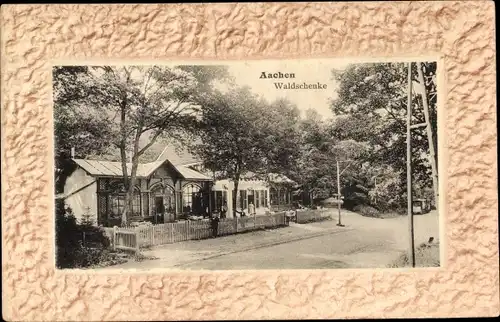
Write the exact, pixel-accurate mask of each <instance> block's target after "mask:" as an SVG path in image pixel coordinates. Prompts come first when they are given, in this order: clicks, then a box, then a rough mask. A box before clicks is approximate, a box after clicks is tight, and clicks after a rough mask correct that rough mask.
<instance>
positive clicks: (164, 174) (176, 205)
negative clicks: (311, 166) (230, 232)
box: [58, 146, 295, 226]
mask: <svg viewBox="0 0 500 322" xmlns="http://www.w3.org/2000/svg"><path fill="white" fill-rule="evenodd" d="M72 161H73V163H74V166H75V170H74V171H73V172H72V174H71V175H70V176H69V177H68V178H67V180H66V184H65V187H64V193H63V194H62V195H61V196H58V197H60V198H63V199H65V202H66V204H67V205H68V206H70V207H71V209H72V210H73V212H74V214H75V216H76V217H77V218H82V217H83V216H84V215H85V214H87V215H90V216H91V219H93V221H94V222H96V223H97V224H100V225H104V226H114V225H120V223H121V214H122V212H123V207H124V205H125V191H124V185H123V176H122V173H123V172H122V165H121V162H110V161H100V160H85V159H73V160H72ZM130 169H131V164H127V170H128V171H130ZM136 178H137V180H136V185H135V190H134V191H135V193H134V195H133V200H132V209H129V211H130V212H129V214H130V215H129V216H128V217H129V219H130V220H131V221H150V222H153V223H164V222H172V221H175V220H178V219H182V218H186V217H187V216H189V215H197V216H210V215H211V214H212V213H214V212H221V210H222V209H223V206H224V205H226V207H227V208H226V209H227V211H226V216H227V217H228V218H231V217H232V216H233V203H232V200H233V199H232V198H233V194H234V193H236V196H237V197H236V199H237V200H236V211H237V215H241V214H242V213H245V214H246V215H248V214H249V211H248V209H249V205H250V204H251V203H252V204H253V205H254V207H255V210H256V214H257V215H259V214H265V213H266V212H268V211H270V210H278V209H283V207H287V206H289V205H290V204H291V199H292V194H291V191H292V187H293V185H294V184H295V183H294V182H293V181H291V180H290V179H288V178H286V177H285V176H283V175H278V174H268V175H267V176H264V178H262V177H260V178H258V177H257V176H255V175H253V174H251V173H250V174H246V175H245V176H244V177H243V178H242V179H241V180H240V181H239V183H238V191H234V183H233V182H232V181H231V180H229V179H219V180H216V178H215V175H214V174H213V173H209V172H208V171H206V170H205V169H203V166H202V162H200V161H199V160H197V159H196V158H194V156H192V155H191V154H189V153H188V152H187V151H179V150H175V149H173V148H172V147H171V146H168V147H166V148H165V149H164V150H163V152H162V153H161V154H160V156H159V157H158V158H157V159H156V160H155V161H153V162H148V163H141V164H139V166H138V169H137V174H136Z"/></svg>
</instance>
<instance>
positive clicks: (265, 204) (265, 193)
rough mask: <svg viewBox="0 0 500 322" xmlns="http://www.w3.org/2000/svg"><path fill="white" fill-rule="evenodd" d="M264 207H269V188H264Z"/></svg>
mask: <svg viewBox="0 0 500 322" xmlns="http://www.w3.org/2000/svg"><path fill="white" fill-rule="evenodd" d="M264 207H269V203H268V200H267V190H264Z"/></svg>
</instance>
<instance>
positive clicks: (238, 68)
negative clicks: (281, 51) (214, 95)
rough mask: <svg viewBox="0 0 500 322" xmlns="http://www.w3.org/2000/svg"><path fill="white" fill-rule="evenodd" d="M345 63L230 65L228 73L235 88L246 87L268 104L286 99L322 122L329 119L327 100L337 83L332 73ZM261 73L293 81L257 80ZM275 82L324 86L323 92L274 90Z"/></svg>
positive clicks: (252, 63) (345, 64) (280, 61)
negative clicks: (293, 75)
mask: <svg viewBox="0 0 500 322" xmlns="http://www.w3.org/2000/svg"><path fill="white" fill-rule="evenodd" d="M346 66H347V63H345V62H341V63H338V62H335V61H331V60H329V61H328V60H275V61H269V60H265V61H243V62H231V64H229V65H228V67H229V72H230V73H231V74H232V76H233V77H234V78H235V82H236V84H237V85H238V86H249V87H250V88H251V89H252V92H254V93H255V94H258V95H262V96H263V97H264V98H266V99H267V100H268V101H274V100H276V99H278V98H283V97H284V98H287V99H288V100H290V101H291V102H292V103H295V104H296V105H297V107H298V108H299V109H300V110H301V111H303V112H305V111H306V110H308V109H314V110H316V111H317V112H318V113H319V114H320V115H321V116H323V117H325V118H330V117H332V116H333V115H332V112H331V110H330V103H329V102H330V100H331V98H333V97H335V93H336V87H337V82H336V81H334V80H333V79H332V78H333V77H332V69H334V68H335V69H344V68H345V67H346ZM262 72H265V73H266V74H268V73H277V72H281V73H283V74H284V73H289V74H291V73H293V74H295V78H288V79H286V78H283V79H269V78H260V77H261V74H262ZM276 82H283V83H288V82H295V83H298V84H303V83H304V82H305V83H307V84H316V83H318V82H319V83H320V84H325V85H326V89H277V88H276V86H275V84H274V83H276ZM303 115H304V114H303Z"/></svg>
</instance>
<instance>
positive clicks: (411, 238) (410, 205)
mask: <svg viewBox="0 0 500 322" xmlns="http://www.w3.org/2000/svg"><path fill="white" fill-rule="evenodd" d="M411 66H412V63H411V62H410V63H408V106H407V108H406V109H407V115H406V189H407V195H408V233H409V242H410V244H409V246H410V247H409V256H408V257H409V261H410V264H411V266H412V267H415V244H414V242H415V241H414V236H413V235H414V231H413V196H412V178H411V177H412V169H411V128H412V125H411V114H412V77H411V76H412V75H411Z"/></svg>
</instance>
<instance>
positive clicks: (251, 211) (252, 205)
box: [248, 202, 255, 216]
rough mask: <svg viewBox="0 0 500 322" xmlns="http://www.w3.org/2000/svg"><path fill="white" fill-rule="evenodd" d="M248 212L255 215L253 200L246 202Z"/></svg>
mask: <svg viewBox="0 0 500 322" xmlns="http://www.w3.org/2000/svg"><path fill="white" fill-rule="evenodd" d="M248 214H249V215H250V216H255V206H254V204H253V202H250V204H248Z"/></svg>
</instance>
